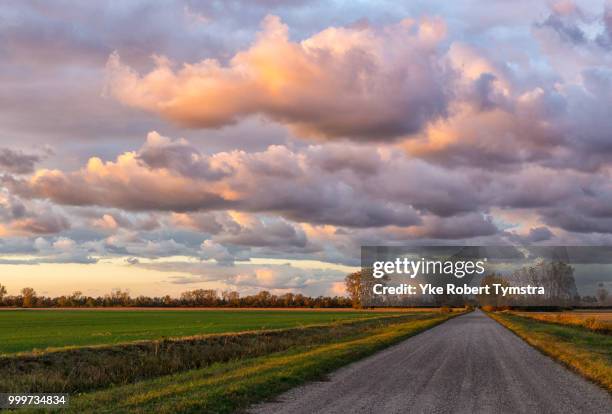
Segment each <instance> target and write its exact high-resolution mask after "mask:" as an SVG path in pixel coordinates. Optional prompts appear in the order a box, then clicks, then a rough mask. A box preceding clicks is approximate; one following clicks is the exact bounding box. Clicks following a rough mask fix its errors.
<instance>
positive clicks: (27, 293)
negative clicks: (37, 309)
mask: <svg viewBox="0 0 612 414" xmlns="http://www.w3.org/2000/svg"><path fill="white" fill-rule="evenodd" d="M21 296H22V297H23V307H24V308H31V307H32V306H34V303H35V302H36V291H35V290H34V289H33V288H31V287H25V288H23V289H21Z"/></svg>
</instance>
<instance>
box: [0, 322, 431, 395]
mask: <svg viewBox="0 0 612 414" xmlns="http://www.w3.org/2000/svg"><path fill="white" fill-rule="evenodd" d="M440 317H441V316H440V315H439V314H432V313H419V314H409V315H402V316H393V317H380V318H376V319H367V320H360V321H353V322H338V323H333V324H326V325H317V326H308V327H303V328H290V329H278V330H267V331H256V332H245V333H233V334H218V335H206V336H194V337H189V338H176V339H161V340H152V341H142V342H135V343H127V344H121V345H112V346H97V347H83V348H73V349H65V350H58V351H52V352H45V353H33V354H17V355H8V356H3V357H0V372H1V373H2V375H1V376H0V392H20V393H24V392H67V393H74V392H83V391H88V390H92V389H96V388H104V387H108V386H111V385H124V384H129V383H133V382H136V381H141V380H144V379H147V378H153V377H157V376H161V375H168V374H171V373H176V372H180V371H186V370H192V369H199V368H203V367H207V366H210V365H211V364H214V363H218V362H227V361H231V360H236V359H243V358H252V357H257V356H262V355H267V354H270V353H273V352H279V351H285V350H288V349H290V348H292V347H297V346H309V345H318V344H326V343H330V342H333V341H337V340H341V339H343V338H348V337H351V336H354V335H358V334H368V333H369V332H374V331H377V330H379V329H382V328H384V327H387V326H391V325H395V324H401V323H405V322H417V321H428V320H437V319H439V318H440Z"/></svg>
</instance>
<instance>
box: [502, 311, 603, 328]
mask: <svg viewBox="0 0 612 414" xmlns="http://www.w3.org/2000/svg"><path fill="white" fill-rule="evenodd" d="M512 313H513V314H515V315H519V316H522V317H526V318H532V319H537V320H539V321H543V322H551V323H558V324H562V325H575V326H582V327H584V328H587V329H590V330H593V331H596V332H603V333H611V332H612V311H610V310H608V311H600V310H574V311H564V312H518V311H515V312H512Z"/></svg>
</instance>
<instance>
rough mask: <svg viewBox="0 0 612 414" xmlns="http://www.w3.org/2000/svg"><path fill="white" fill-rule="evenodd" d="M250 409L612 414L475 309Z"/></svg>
mask: <svg viewBox="0 0 612 414" xmlns="http://www.w3.org/2000/svg"><path fill="white" fill-rule="evenodd" d="M250 412H251V413H259V414H266V413H275V414H276V413H291V414H301V413H304V414H306V413H308V414H310V413H330V414H331V413H338V414H346V413H377V414H386V413H470V414H471V413H530V414H532V413H581V414H583V413H589V414H595V413H606V414H610V413H612V397H611V396H610V395H609V394H608V393H607V392H606V391H604V390H603V389H601V388H599V387H598V386H596V385H594V384H592V383H590V382H589V381H587V380H585V379H584V378H582V377H580V376H579V375H577V374H575V373H574V372H572V371H569V370H568V369H566V368H565V367H563V366H562V365H560V364H559V363H557V362H555V361H553V360H552V359H550V358H549V357H547V356H545V355H543V354H541V353H540V352H539V351H537V350H536V349H534V348H532V347H531V346H529V345H528V344H527V343H525V342H524V341H523V340H522V339H520V338H519V337H517V336H516V335H514V334H513V333H512V332H511V331H509V330H508V329H506V328H504V327H503V326H501V325H500V324H499V323H497V322H495V321H494V320H492V319H491V318H489V317H488V316H486V315H485V314H484V313H482V312H481V311H475V312H472V313H469V314H466V315H462V316H459V317H456V318H453V319H451V320H449V321H447V322H445V323H443V324H441V325H438V326H436V327H435V328H432V329H430V330H428V331H426V332H423V333H421V334H419V335H417V336H414V337H412V338H409V339H407V340H405V341H403V342H401V343H399V344H397V345H395V346H392V347H390V348H387V349H386V350H384V351H381V352H379V353H377V354H375V355H373V356H371V357H368V358H366V359H363V360H361V361H358V362H356V363H353V364H351V365H348V366H346V367H344V368H342V369H340V370H338V371H336V372H334V373H333V374H331V375H330V376H329V378H328V380H327V381H322V382H314V383H309V384H306V385H304V386H301V387H297V388H295V389H293V390H291V391H289V392H287V393H284V394H282V395H281V396H279V397H278V398H277V399H276V400H275V401H273V402H268V403H264V404H259V405H256V406H254V407H252V409H251V410H250Z"/></svg>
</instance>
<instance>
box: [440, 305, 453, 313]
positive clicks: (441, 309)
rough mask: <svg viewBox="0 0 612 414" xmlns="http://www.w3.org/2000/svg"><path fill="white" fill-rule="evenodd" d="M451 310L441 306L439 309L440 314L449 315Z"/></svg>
mask: <svg viewBox="0 0 612 414" xmlns="http://www.w3.org/2000/svg"><path fill="white" fill-rule="evenodd" d="M451 312H452V309H451V308H449V307H448V306H441V307H440V313H451Z"/></svg>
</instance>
